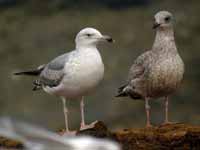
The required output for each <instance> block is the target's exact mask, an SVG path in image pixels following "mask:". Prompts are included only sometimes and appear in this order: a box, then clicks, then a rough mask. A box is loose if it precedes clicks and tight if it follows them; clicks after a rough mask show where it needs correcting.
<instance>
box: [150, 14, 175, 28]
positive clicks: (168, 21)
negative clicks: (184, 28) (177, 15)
mask: <svg viewBox="0 0 200 150" xmlns="http://www.w3.org/2000/svg"><path fill="white" fill-rule="evenodd" d="M172 27H173V15H172V14H171V13H170V12H168V11H159V12H158V13H156V15H155V16H154V26H153V28H154V29H167V28H172Z"/></svg>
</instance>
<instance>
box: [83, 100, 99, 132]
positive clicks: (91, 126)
mask: <svg viewBox="0 0 200 150" xmlns="http://www.w3.org/2000/svg"><path fill="white" fill-rule="evenodd" d="M80 109H81V127H80V130H85V129H89V128H93V127H94V126H95V124H96V123H97V121H95V122H93V123H91V124H89V125H86V124H85V115H84V97H82V98H81V102H80Z"/></svg>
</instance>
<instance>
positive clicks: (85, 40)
mask: <svg viewBox="0 0 200 150" xmlns="http://www.w3.org/2000/svg"><path fill="white" fill-rule="evenodd" d="M75 42H76V47H96V45H97V44H98V43H99V42H113V39H112V38H111V37H110V36H108V35H102V34H101V33H100V32H99V31H98V30H96V29H94V28H84V29H82V30H81V31H80V32H79V33H78V34H77V36H76V39H75Z"/></svg>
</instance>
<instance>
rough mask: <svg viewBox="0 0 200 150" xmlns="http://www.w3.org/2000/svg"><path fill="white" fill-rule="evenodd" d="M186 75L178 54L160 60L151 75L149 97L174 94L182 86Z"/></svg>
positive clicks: (148, 83)
mask: <svg viewBox="0 0 200 150" xmlns="http://www.w3.org/2000/svg"><path fill="white" fill-rule="evenodd" d="M183 74H184V64H183V61H182V59H181V58H180V56H179V55H178V54H177V55H175V56H173V57H172V55H169V56H167V57H165V58H164V59H163V58H160V59H158V60H157V61H156V62H155V64H154V65H153V67H152V68H151V71H150V73H149V77H148V79H149V81H148V82H147V95H148V97H153V98H156V97H161V96H165V95H169V94H171V93H173V92H174V91H175V90H176V89H177V88H178V87H179V85H180V83H181V81H182V79H183Z"/></svg>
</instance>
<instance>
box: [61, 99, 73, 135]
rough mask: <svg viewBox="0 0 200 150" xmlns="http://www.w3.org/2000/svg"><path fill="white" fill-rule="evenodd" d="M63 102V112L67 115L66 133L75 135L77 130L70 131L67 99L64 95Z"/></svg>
mask: <svg viewBox="0 0 200 150" xmlns="http://www.w3.org/2000/svg"><path fill="white" fill-rule="evenodd" d="M62 102H63V112H64V116H65V128H66V131H65V133H64V135H65V134H66V135H75V134H76V132H75V131H69V125H68V109H67V107H66V99H65V98H64V97H62Z"/></svg>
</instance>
